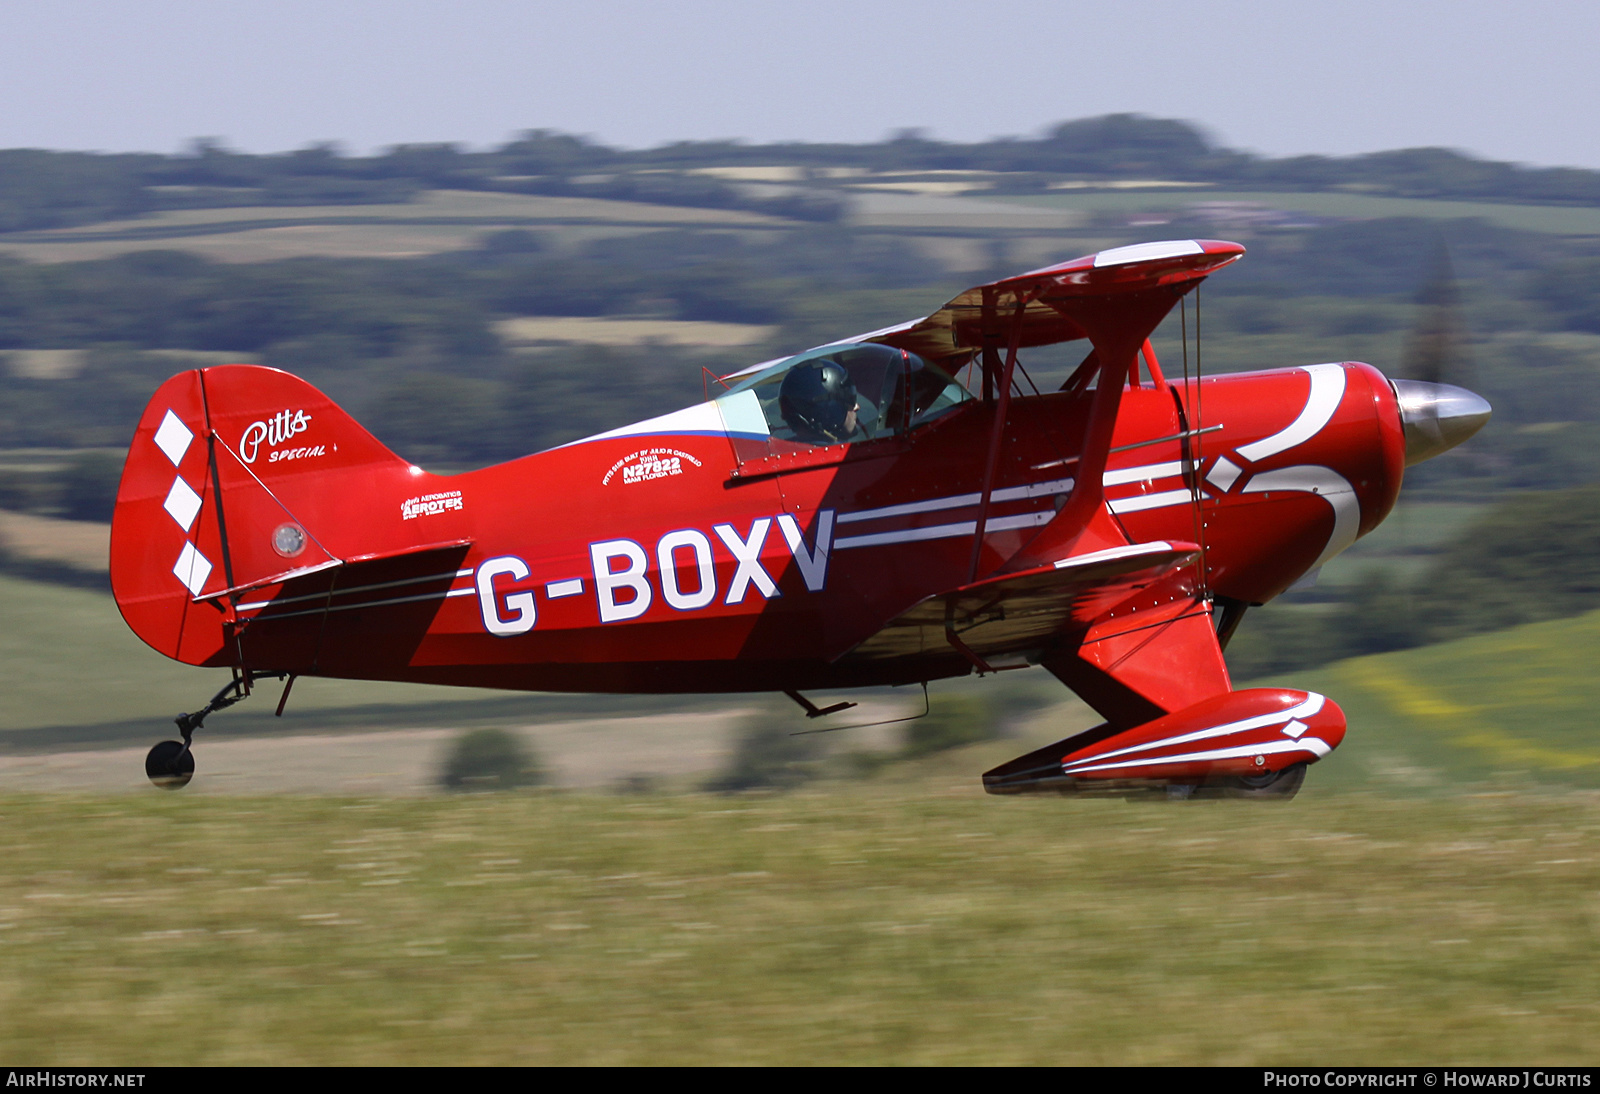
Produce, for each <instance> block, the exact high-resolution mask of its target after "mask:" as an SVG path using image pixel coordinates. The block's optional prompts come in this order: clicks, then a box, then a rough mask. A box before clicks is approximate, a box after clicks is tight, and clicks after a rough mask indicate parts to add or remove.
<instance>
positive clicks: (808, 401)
mask: <svg viewBox="0 0 1600 1094" xmlns="http://www.w3.org/2000/svg"><path fill="white" fill-rule="evenodd" d="M778 409H779V410H780V411H781V412H782V413H783V420H784V421H785V422H787V423H788V425H789V428H790V429H792V430H794V433H795V437H796V438H797V439H799V440H802V441H810V442H812V443H814V444H839V443H840V442H842V441H847V440H849V439H850V435H851V434H853V433H854V432H855V431H856V385H855V384H854V383H852V382H851V380H850V374H849V373H848V372H846V371H845V370H844V366H842V365H838V364H835V363H834V362H832V361H803V362H801V363H800V364H798V365H796V366H795V367H794V368H792V369H790V370H789V374H788V375H787V376H785V377H784V378H783V387H782V388H781V389H780V390H779V392H778Z"/></svg>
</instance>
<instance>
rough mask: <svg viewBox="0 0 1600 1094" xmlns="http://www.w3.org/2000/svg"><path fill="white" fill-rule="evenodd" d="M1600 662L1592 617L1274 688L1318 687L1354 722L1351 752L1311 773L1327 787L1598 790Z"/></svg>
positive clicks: (1295, 678) (1409, 653)
mask: <svg viewBox="0 0 1600 1094" xmlns="http://www.w3.org/2000/svg"><path fill="white" fill-rule="evenodd" d="M1246 625H1247V626H1248V624H1246ZM1597 663H1600V612H1589V613H1587V614H1585V615H1579V616H1574V617H1572V618H1570V619H1557V620H1552V621H1550V622H1548V623H1533V624H1529V625H1527V626H1523V627H1515V628H1513V629H1511V630H1507V631H1499V632H1496V633H1493V634H1482V635H1478V636H1476V637H1473V638H1465V639H1461V640H1459V641H1455V642H1446V643H1442V644H1440V645H1437V646H1426V647H1423V648H1421V649H1415V650H1403V651H1400V652H1398V653H1390V654H1383V655H1381V656H1376V657H1359V658H1355V659H1353V660H1349V661H1342V662H1339V663H1337V664H1334V665H1329V666H1327V667H1325V668H1321V669H1308V670H1305V671H1302V672H1297V673H1293V674H1291V675H1289V676H1285V677H1283V678H1281V679H1280V680H1278V681H1277V682H1278V683H1283V684H1292V686H1294V687H1302V688H1310V689H1314V690H1316V691H1321V692H1323V693H1324V694H1327V695H1329V696H1331V697H1332V698H1333V699H1334V700H1335V701H1337V702H1338V703H1339V705H1340V706H1341V707H1343V708H1344V711H1345V713H1346V715H1347V716H1348V717H1349V720H1350V733H1349V736H1348V737H1346V738H1345V743H1344V745H1343V746H1341V748H1340V749H1339V751H1337V752H1335V753H1334V754H1333V755H1332V756H1330V757H1328V759H1327V760H1325V761H1323V762H1322V763H1320V764H1318V765H1317V767H1316V768H1314V769H1313V774H1314V776H1315V777H1316V778H1317V779H1318V780H1319V782H1323V783H1326V784H1327V785H1330V786H1356V785H1360V786H1387V787H1392V788H1395V789H1409V790H1435V791H1439V790H1447V789H1452V788H1459V787H1460V786H1462V785H1466V784H1473V783H1478V784H1481V785H1489V784H1490V783H1491V782H1496V783H1499V784H1501V785H1503V786H1505V787H1506V788H1507V789H1519V788H1526V787H1528V786H1531V785H1535V784H1567V785H1571V786H1582V787H1590V788H1600V720H1597V718H1596V715H1595V711H1596V710H1597V709H1600V674H1597V673H1596V672H1595V665H1596V664H1597Z"/></svg>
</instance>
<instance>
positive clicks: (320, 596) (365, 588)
mask: <svg viewBox="0 0 1600 1094" xmlns="http://www.w3.org/2000/svg"><path fill="white" fill-rule="evenodd" d="M326 565H327V564H326V563H324V564H323V566H307V567H306V568H305V569H304V570H297V571H295V572H293V573H288V574H284V575H283V580H285V581H292V580H293V579H294V578H296V577H303V576H305V575H306V574H312V573H316V572H317V571H318V570H321V569H324V568H325V567H326ZM470 573H472V569H471V567H468V568H467V569H465V570H457V571H455V572H454V573H449V572H446V573H442V574H428V575H427V576H425V577H403V578H401V579H400V580H398V581H380V582H378V583H377V584H375V585H352V586H350V587H349V588H348V589H335V590H333V592H331V593H326V592H323V593H306V594H305V595H304V596H291V597H287V598H285V599H283V600H276V599H274V600H258V601H254V602H252V603H249V604H240V605H239V608H238V610H239V611H241V612H243V611H253V610H255V609H256V608H265V607H266V606H267V605H268V604H276V605H283V604H298V603H300V602H301V601H302V600H326V599H328V597H330V596H349V595H350V594H351V593H370V592H371V591H372V590H374V589H392V588H394V587H395V586H397V585H416V584H419V583H421V582H424V581H442V580H443V579H444V578H447V577H448V578H451V579H455V578H458V577H466V576H467V575H468V574H470Z"/></svg>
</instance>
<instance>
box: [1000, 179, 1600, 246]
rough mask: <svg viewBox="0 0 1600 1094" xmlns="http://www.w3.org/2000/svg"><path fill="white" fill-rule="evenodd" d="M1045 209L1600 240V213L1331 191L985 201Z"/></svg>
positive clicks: (1126, 193) (1136, 193) (1116, 193)
mask: <svg viewBox="0 0 1600 1094" xmlns="http://www.w3.org/2000/svg"><path fill="white" fill-rule="evenodd" d="M985 200H988V201H1003V202H1010V203H1014V204H1019V205H1028V206H1032V207H1035V208H1043V209H1060V210H1062V211H1081V212H1096V213H1133V212H1139V211H1141V210H1166V209H1175V208H1180V207H1182V206H1186V205H1190V204H1193V203H1195V202H1217V201H1231V202H1243V203H1246V204H1250V205H1258V206H1263V207H1265V208H1268V209H1286V210H1293V211H1295V212H1302V213H1310V214H1312V215H1313V216H1325V217H1341V218H1343V217H1349V218H1352V219H1368V218H1379V217H1426V218H1429V219H1440V220H1460V219H1471V218H1480V219H1483V220H1486V221H1488V222H1489V223H1490V224H1495V225H1498V226H1500V227H1502V228H1515V229H1519V230H1521V231H1526V232H1547V233H1550V234H1553V235H1600V209H1596V208H1593V207H1590V206H1583V205H1517V204H1512V203H1510V202H1491V201H1438V200H1433V199H1429V198H1395V197H1381V196H1378V195H1375V194H1358V193H1337V192H1332V191H1265V190H1192V189H1183V190H1106V191H1097V192H1089V193H1084V192H1069V193H1063V194H1044V195H1037V196H1034V195H1023V196H1018V195H1004V196H1002V195H999V194H996V195H993V196H992V197H990V196H988V195H986V196H985Z"/></svg>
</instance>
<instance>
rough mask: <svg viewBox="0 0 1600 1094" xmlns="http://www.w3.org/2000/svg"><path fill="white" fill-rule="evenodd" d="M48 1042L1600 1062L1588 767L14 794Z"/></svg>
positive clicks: (9, 967)
mask: <svg viewBox="0 0 1600 1094" xmlns="http://www.w3.org/2000/svg"><path fill="white" fill-rule="evenodd" d="M0 818H3V821H4V823H3V826H0V860H3V862H4V864H5V865H4V867H3V868H0V955H3V956H0V960H3V967H4V970H5V971H4V974H3V975H0V1015H4V1017H3V1018H0V1055H3V1056H4V1057H5V1058H6V1059H7V1060H8V1061H9V1062H12V1063H13V1064H14V1065H17V1066H24V1065H25V1066H36V1065H45V1064H77V1065H92V1064H100V1065H110V1064H114V1065H116V1066H121V1067H128V1066H141V1065H147V1064H189V1063H193V1064H357V1063H365V1064H400V1065H417V1064H461V1063H474V1064H563V1063H604V1064H617V1063H628V1064H662V1063H667V1064H673V1063H679V1064H682V1063H808V1064H825V1063H856V1064H867V1063H898V1064H956V1063H987V1064H1007V1063H1015V1064H1233V1065H1288V1064H1318V1065H1336V1064H1363V1065H1376V1064H1416V1063H1439V1062H1448V1063H1451V1064H1463V1065H1464V1064H1502V1065H1507V1064H1509V1065H1525V1064H1528V1063H1529V1062H1537V1063H1539V1064H1541V1065H1546V1066H1551V1065H1557V1064H1561V1065H1578V1064H1587V1065H1593V1064H1594V1063H1595V1061H1596V1059H1597V1056H1600V1050H1597V1048H1596V1043H1595V1039H1594V1030H1595V1028H1596V1023H1597V1021H1600V1002H1597V1000H1600V962H1597V961H1596V960H1595V957H1596V956H1597V953H1596V943H1597V939H1600V905H1597V903H1596V901H1597V894H1600V855H1597V854H1596V849H1595V841H1596V837H1597V834H1600V802H1597V801H1596V799H1595V797H1594V796H1593V795H1589V794H1576V793H1568V794H1556V795H1543V794H1522V795H1480V796H1458V797H1454V798H1451V799H1449V800H1442V801H1429V800H1409V801H1408V800H1403V799H1394V798H1384V797H1379V796H1374V795H1366V794H1351V793H1346V794H1336V793H1318V792H1307V793H1305V794H1302V796H1301V798H1300V799H1299V800H1297V801H1296V802H1295V803H1293V805H1291V806H1288V807H1282V806H1275V805H1262V804H1259V803H1251V802H1231V803H1230V802H1224V803H1213V804H1205V805H1167V804H1165V803H1157V804H1132V805H1130V804H1124V803H1122V802H1118V801H1081V802H1072V801H1062V800H1056V799H1047V800H1021V799H1004V800H996V799H984V798H983V796H982V795H981V793H980V792H978V791H977V790H976V789H975V788H974V787H973V786H972V783H971V781H970V780H966V779H963V780H961V781H959V782H957V783H952V782H951V781H950V779H949V778H948V777H946V776H941V775H940V774H938V773H936V772H931V771H929V772H924V773H923V774H922V776H921V777H919V778H909V777H908V778H902V779H899V780H895V781H893V782H890V783H887V784H884V785H881V786H872V785H865V786H864V785H860V784H847V785H844V786H836V787H834V788H831V789H826V790H819V791H802V792H799V793H795V794H792V795H788V796H783V797H743V798H715V797H709V796H704V795H676V796H656V795H643V796H631V797H630V796H618V795H605V796H596V795H575V794H574V795H569V794H551V793H532V794H526V795H522V796H483V797H478V798H471V797H469V798H454V799H443V798H435V799H425V800H413V801H395V800H387V801H384V800H361V799H309V798H287V797H276V798H225V799H215V798H213V799H202V798H187V799H185V798H181V797H174V796H165V795H159V794H157V793H155V792H151V793H150V794H149V795H145V796H133V797H129V796H121V797H118V798H112V799H105V798H91V797H44V796H9V797H4V798H0Z"/></svg>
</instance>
